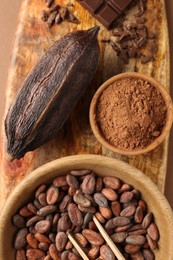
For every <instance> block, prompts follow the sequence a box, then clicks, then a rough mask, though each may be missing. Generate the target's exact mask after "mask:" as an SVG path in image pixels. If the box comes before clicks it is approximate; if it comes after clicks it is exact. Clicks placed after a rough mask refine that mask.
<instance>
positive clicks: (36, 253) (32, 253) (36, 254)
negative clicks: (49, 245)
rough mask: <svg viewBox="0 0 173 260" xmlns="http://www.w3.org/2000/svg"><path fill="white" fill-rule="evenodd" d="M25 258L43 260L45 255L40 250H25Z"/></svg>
mask: <svg viewBox="0 0 173 260" xmlns="http://www.w3.org/2000/svg"><path fill="white" fill-rule="evenodd" d="M26 256H27V258H28V259H35V260H39V259H44V258H43V257H45V253H44V252H43V251H42V250H40V249H27V250H26Z"/></svg>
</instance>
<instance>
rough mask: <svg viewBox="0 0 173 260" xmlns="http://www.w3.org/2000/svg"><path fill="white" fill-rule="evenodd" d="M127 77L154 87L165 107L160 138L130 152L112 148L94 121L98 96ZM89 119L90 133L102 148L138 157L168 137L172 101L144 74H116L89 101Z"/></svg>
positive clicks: (160, 87) (159, 85) (171, 115)
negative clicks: (164, 119) (117, 81)
mask: <svg viewBox="0 0 173 260" xmlns="http://www.w3.org/2000/svg"><path fill="white" fill-rule="evenodd" d="M129 77H130V78H135V79H143V80H146V81H148V82H150V83H151V85H152V86H154V87H155V88H156V89H157V90H158V91H159V92H160V93H161V95H162V97H163V99H164V101H165V104H166V107H167V117H166V123H165V125H164V127H163V129H162V132H161V134H160V136H158V137H157V138H156V139H155V140H154V141H153V142H152V143H150V144H149V145H148V146H147V147H146V148H144V149H136V150H130V151H129V150H121V149H119V148H117V147H115V146H113V145H112V144H110V143H109V142H108V141H107V140H106V138H105V137H104V136H103V135H102V133H101V131H100V129H99V127H98V123H97V120H96V109H97V103H98V101H99V98H100V96H101V95H102V92H103V91H104V90H105V89H106V88H108V87H109V85H111V84H112V83H114V82H115V81H116V80H119V79H124V78H129ZM89 117H90V125H91V128H92V131H93V133H94V135H95V137H96V138H97V140H98V141H99V142H100V143H101V144H102V145H103V146H104V147H106V148H108V149H109V150H111V151H112V152H115V153H119V154H123V155H138V154H144V153H147V152H150V151H151V150H153V149H155V148H156V147H157V146H158V145H159V144H160V143H161V142H162V141H163V140H164V139H165V138H166V136H167V135H168V133H169V131H170V128H171V125H172V121H173V105H172V100H171V97H170V95H169V93H168V92H167V90H166V89H165V87H163V86H162V85H161V84H160V83H159V82H158V81H157V80H155V79H154V78H151V77H149V76H146V75H144V74H141V73H136V72H127V73H122V74H118V75H116V76H114V77H112V78H110V79H109V80H107V81H106V82H105V83H103V84H102V85H101V86H100V87H99V89H98V90H97V91H96V93H95V95H94V96H93V99H92V101H91V105H90V113H89Z"/></svg>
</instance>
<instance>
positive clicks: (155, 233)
mask: <svg viewBox="0 0 173 260" xmlns="http://www.w3.org/2000/svg"><path fill="white" fill-rule="evenodd" d="M147 233H148V235H149V236H150V237H151V238H152V239H153V240H154V241H158V240H159V230H158V227H157V226H156V224H155V223H151V224H150V225H149V227H148V228H147Z"/></svg>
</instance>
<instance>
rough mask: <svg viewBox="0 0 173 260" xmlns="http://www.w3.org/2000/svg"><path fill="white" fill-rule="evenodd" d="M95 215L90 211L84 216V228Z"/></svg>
mask: <svg viewBox="0 0 173 260" xmlns="http://www.w3.org/2000/svg"><path fill="white" fill-rule="evenodd" d="M92 218H93V215H92V214H90V213H86V215H85V217H84V221H83V229H85V228H86V227H87V225H88V223H89V222H90V221H91V220H92Z"/></svg>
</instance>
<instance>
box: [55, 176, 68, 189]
mask: <svg viewBox="0 0 173 260" xmlns="http://www.w3.org/2000/svg"><path fill="white" fill-rule="evenodd" d="M53 185H55V186H56V187H62V186H65V185H67V181H66V176H65V175H64V176H58V177H56V178H55V179H54V180H53Z"/></svg>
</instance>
